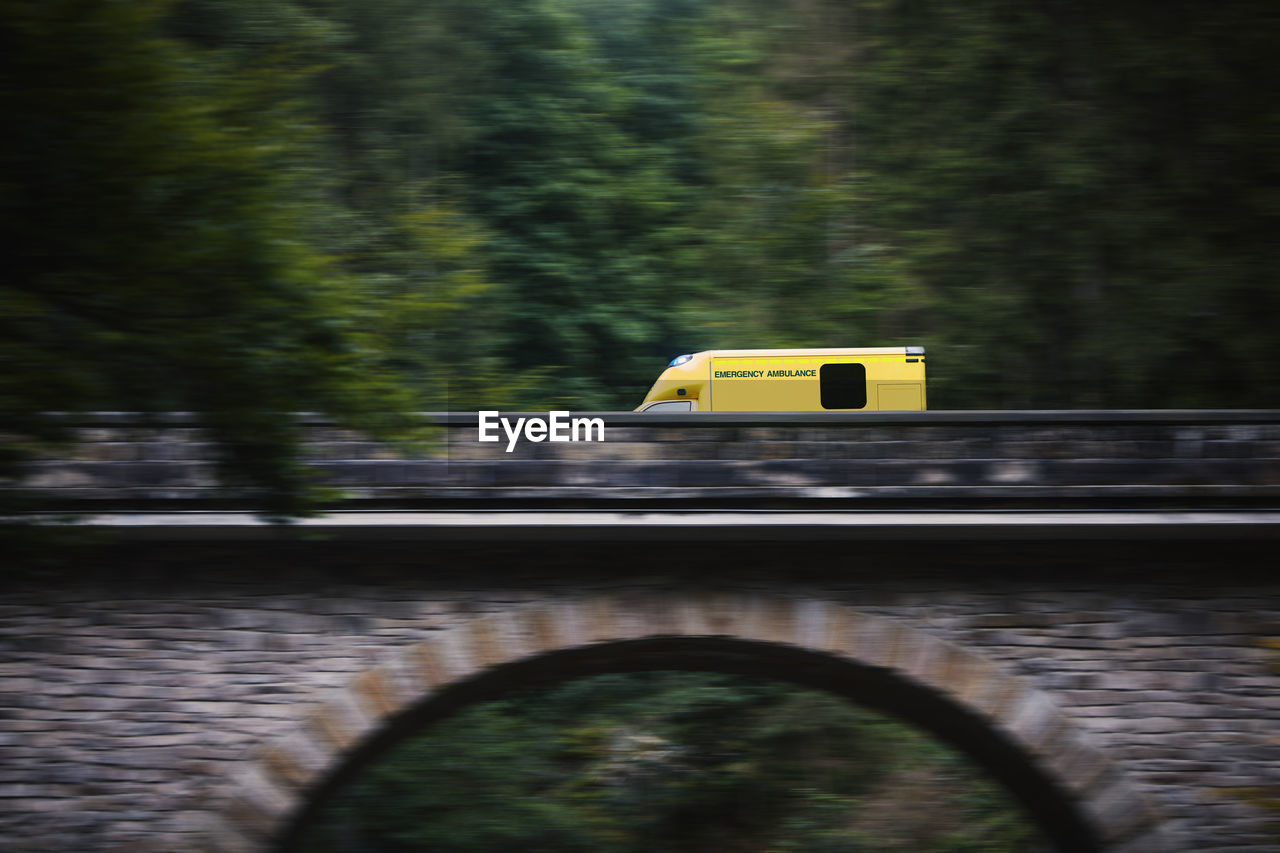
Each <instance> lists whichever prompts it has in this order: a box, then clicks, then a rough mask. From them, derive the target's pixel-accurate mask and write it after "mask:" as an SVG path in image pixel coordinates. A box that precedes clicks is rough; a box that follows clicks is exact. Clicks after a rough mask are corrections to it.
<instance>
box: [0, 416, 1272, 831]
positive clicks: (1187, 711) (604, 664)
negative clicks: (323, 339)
mask: <svg viewBox="0 0 1280 853" xmlns="http://www.w3.org/2000/svg"><path fill="white" fill-rule="evenodd" d="M438 420H440V421H441V422H442V423H443V429H442V434H441V435H439V436H437V438H436V440H435V443H434V445H433V446H431V447H428V448H427V449H426V451H425V452H423V453H422V454H421V455H417V456H413V455H405V454H404V453H402V452H398V451H395V450H392V449H389V448H387V447H384V446H382V445H379V444H377V443H374V442H370V441H367V440H365V439H363V438H361V437H360V436H355V435H351V434H348V433H343V432H340V431H338V430H335V429H333V428H332V427H330V426H327V425H325V424H321V423H316V424H313V425H311V427H310V429H311V433H310V455H311V459H312V460H313V464H314V465H315V467H316V469H317V471H318V472H320V473H321V474H322V475H323V476H325V477H327V478H329V481H330V482H331V483H333V484H335V485H337V486H339V487H340V488H342V489H344V490H345V494H344V496H343V497H342V498H341V499H340V500H337V501H335V503H334V504H333V506H332V507H331V508H330V509H331V511H330V512H329V513H328V514H327V515H326V516H324V517H322V518H319V519H316V520H313V521H310V522H308V523H305V524H300V525H296V526H294V527H291V528H288V529H280V528H278V527H275V526H272V525H268V524H265V523H263V522H261V521H260V520H258V519H257V518H256V517H254V516H253V515H252V513H251V512H250V511H249V507H248V506H247V504H246V503H245V502H244V501H243V500H242V499H241V498H240V497H239V496H237V495H235V494H231V493H227V492H226V491H225V490H221V489H219V488H217V487H216V486H215V484H214V483H213V482H212V480H211V479H210V466H211V464H212V463H211V459H212V457H211V450H212V448H211V447H209V446H208V445H207V443H205V442H204V441H203V440H202V439H201V436H200V434H199V433H198V431H196V430H195V429H194V427H193V426H192V425H191V424H190V423H188V422H186V421H185V420H184V419H183V418H179V417H173V418H170V419H168V420H167V421H166V422H164V423H161V424H154V423H153V424H150V425H148V426H145V427H144V426H139V425H137V423H136V421H134V420H133V419H130V418H128V417H125V416H110V415H103V416H99V417H96V418H95V419H94V420H93V421H91V422H86V423H85V424H83V432H82V438H83V443H82V445H81V446H80V448H79V449H78V450H77V452H76V453H75V455H74V456H73V457H69V458H62V459H48V460H44V461H41V462H39V463H36V464H34V465H32V466H31V468H30V470H29V472H28V479H27V482H26V484H27V486H28V487H30V488H38V489H40V490H42V492H43V493H44V494H45V495H46V496H47V497H49V500H50V502H49V503H48V504H47V507H48V508H49V509H50V510H52V512H50V513H46V514H45V516H44V517H45V518H46V519H51V517H53V516H56V515H57V514H58V512H61V511H67V512H72V511H74V512H76V513H79V514H80V516H81V518H80V523H79V524H78V525H77V526H76V527H74V528H62V527H58V526H55V527H51V528H50V529H51V530H55V531H57V532H58V535H59V538H67V539H69V540H71V542H72V544H69V545H67V547H66V548H65V549H59V550H58V551H57V553H58V554H59V555H60V556H61V560H60V561H59V563H58V564H56V565H51V566H47V567H44V568H37V569H34V570H32V569H29V570H27V571H25V572H23V573H14V572H12V571H11V572H9V573H8V576H7V577H6V579H5V584H6V587H7V589H6V592H5V594H4V596H3V598H2V599H0V846H2V847H3V848H4V849H6V850H15V851H44V850H58V851H65V850H130V851H135V853H149V851H209V852H210V853H214V851H228V853H230V851H268V850H288V849H289V848H290V845H291V844H292V843H293V841H294V839H295V838H296V837H297V833H298V832H299V830H300V829H301V828H303V827H305V826H306V825H307V822H308V821H309V820H311V819H312V818H313V817H314V815H315V814H316V811H317V810H318V809H319V808H322V807H323V804H324V802H325V799H326V797H327V796H328V795H329V794H330V793H331V792H332V791H333V790H334V789H335V787H336V786H338V785H340V784H341V783H342V782H343V781H344V780H345V779H347V778H350V777H351V776H352V775H353V774H355V773H358V772H359V770H360V768H361V767H362V766H363V765H364V764H365V763H367V762H368V761H370V760H371V759H373V758H374V757H376V756H377V755H378V754H379V753H380V752H381V751H383V750H385V749H387V748H388V747H390V746H391V745H394V744H395V743H396V742H397V741H398V740H399V739H400V738H402V737H404V736H405V735H406V734H408V733H411V732H413V731H415V730H417V729H420V728H421V727H423V726H426V725H430V723H431V722H432V721H433V720H436V719H439V718H441V717H443V716H445V715H448V714H449V713H451V712H453V711H455V710H456V709H458V708H460V707H463V706H465V705H466V704H468V703H471V702H475V701H477V700H480V699H484V698H488V697H493V696H498V695H501V694H503V693H504V692H506V691H509V690H512V689H514V688H517V687H520V686H524V685H529V684H538V683H548V682H555V681H562V680H566V679H572V678H576V677H580V676H583V675H587V674H593V673H599V672H609V671H626V670H634V669H648V668H668V669H703V670H714V671H722V672H742V673H750V674H757V675H763V676H768V677H773V678H780V679H785V680H790V681H793V682H796V683H799V684H805V685H810V686H815V687H819V688H822V689H826V690H829V691H831V692H833V693H837V694H840V695H844V696H847V697H849V698H851V699H854V700H855V701H858V702H861V703H863V704H866V705H868V706H871V707H874V708H879V709H882V710H885V711H888V712H890V713H893V714H895V715H898V716H900V717H902V718H904V719H906V720H909V721H911V722H913V723H916V724H918V725H920V726H921V727H923V728H925V729H927V730H929V731H931V732H933V733H934V734H935V735H937V736H938V737H940V738H942V739H945V740H947V741H950V742H951V743H953V744H955V745H956V746H958V747H959V748H961V749H963V750H964V751H966V752H967V753H969V754H970V755H971V756H973V757H974V758H975V759H977V760H978V761H979V762H981V763H982V764H983V765H985V766H986V767H987V768H988V769H989V770H990V772H991V773H992V774H994V775H995V776H996V777H997V778H999V779H1001V780H1002V781H1003V782H1005V783H1006V784H1007V785H1008V786H1009V787H1010V789H1011V790H1013V791H1014V792H1015V793H1016V794H1017V795H1018V796H1019V797H1020V798H1021V800H1022V801H1023V802H1024V804H1025V805H1026V807H1027V809H1028V810H1029V812H1030V813H1031V815H1032V816H1033V817H1034V818H1035V820H1036V821H1038V823H1039V824H1040V825H1041V826H1042V827H1043V828H1044V830H1045V831H1046V833H1047V834H1048V835H1049V836H1050V837H1051V838H1052V839H1053V840H1054V841H1055V842H1056V844H1057V846H1058V847H1059V848H1060V849H1061V850H1063V851H1103V850H1105V851H1126V853H1136V851H1159V853H1164V851H1188V853H1190V851H1197V853H1198V852H1199V851H1211V850H1223V851H1226V850H1230V851H1236V853H1243V851H1263V850H1268V851H1270V850H1274V849H1277V845H1278V844H1280V824H1278V823H1277V810H1276V807H1277V805H1278V804H1280V690H1278V689H1277V688H1280V581H1278V580H1277V577H1276V572H1275V568H1274V567H1275V558H1274V556H1273V554H1274V548H1275V545H1276V542H1277V539H1280V525H1277V521H1278V520H1280V513H1278V512H1277V509H1276V503H1277V498H1278V497H1280V413H1276V412H1119V413H1116V412H1112V413H1105V412H1094V413H1088V412H1024V413H977V412H967V413H946V412H925V413H906V414H879V415H871V414H870V413H868V415H867V416H862V417H848V416H822V415H817V416H782V417H774V418H763V417H757V416H714V415H700V416H678V417H672V416H669V417H666V418H658V417H652V416H650V417H644V418H637V417H635V416H628V415H610V416H608V417H607V418H606V430H607V431H606V440H605V441H604V442H603V443H592V444H586V443H582V444H568V443H565V444H551V443H546V442H543V443H526V444H522V445H520V446H518V447H517V448H516V449H515V450H514V451H513V452H512V453H510V454H508V453H505V451H504V449H503V446H502V445H490V444H480V443H479V442H477V441H476V440H475V416H474V415H471V416H461V415H453V416H444V417H441V418H439V419H438ZM44 532H47V531H44Z"/></svg>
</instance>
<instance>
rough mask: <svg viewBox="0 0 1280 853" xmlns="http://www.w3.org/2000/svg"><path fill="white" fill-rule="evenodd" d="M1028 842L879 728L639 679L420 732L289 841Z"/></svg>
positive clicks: (795, 705) (807, 709) (720, 680)
mask: <svg viewBox="0 0 1280 853" xmlns="http://www.w3.org/2000/svg"><path fill="white" fill-rule="evenodd" d="M924 798H927V801H928V802H929V804H930V809H929V819H928V820H921V819H920V816H919V814H918V809H919V803H920V802H921V801H922V799H924ZM1034 838H1035V834H1034V832H1033V830H1032V829H1031V828H1030V827H1029V825H1028V824H1027V822H1026V819H1025V818H1024V817H1023V816H1022V815H1021V813H1020V812H1018V811H1017V810H1016V809H1015V808H1014V807H1013V806H1012V805H1011V803H1010V800H1009V798H1008V796H1007V795H1006V794H1004V793H1003V792H1001V791H1000V790H999V789H998V788H997V787H995V786H994V785H993V784H992V783H991V782H990V781H988V780H985V779H983V778H982V777H981V776H980V775H979V774H978V773H977V772H975V771H974V769H973V768H972V767H970V766H968V765H967V764H966V763H965V762H964V761H963V760H961V759H960V758H959V757H958V756H957V755H956V754H955V753H953V752H951V751H950V750H948V749H945V748H943V747H942V746H940V745H938V744H936V743H933V742H931V741H929V740H927V739H926V738H924V737H923V736H921V735H920V734H919V733H917V732H914V731H913V730H911V729H908V728H906V727H904V726H902V725H900V724H897V723H895V722H893V721H891V720H889V719H887V718H884V717H881V716H878V715H875V714H872V713H870V712H867V711H864V710H861V709H859V708H857V707H856V706H853V705H850V704H848V703H846V702H843V701H840V700H837V699H835V698H834V697H831V696H829V695H827V694H823V693H817V692H813V691H806V690H798V689H795V688H792V687H789V686H787V685H783V684H780V683H776V682H767V681H759V680H754V679H747V678H740V677H735V676H722V675H709V674H700V673H683V672H651V673H638V674H629V675H607V676H598V677H594V678H588V679H582V680H579V681H574V682H569V683H567V684H565V685H562V686H560V687H556V688H550V689H544V690H538V691H528V692H524V693H521V694H518V695H516V696H513V697H511V698H509V699H504V700H500V701H496V702H488V703H483V704H480V705H477V706H473V707H472V708H470V709H468V710H466V711H464V712H462V713H460V714H459V715H457V716H455V717H453V718H451V719H449V720H446V721H444V722H441V723H439V724H437V725H435V726H433V727H432V729H431V730H430V731H428V732H426V733H424V734H422V735H419V736H418V737H416V738H413V739H412V740H409V741H408V742H406V743H404V744H402V745H400V746H399V747H397V748H396V749H395V750H394V751H393V752H391V753H390V754H388V755H387V756H385V757H384V758H383V759H382V760H381V761H380V762H378V763H377V764H376V765H374V766H372V767H370V768H368V769H366V771H365V772H364V773H363V775H362V776H360V777H359V779H358V780H357V781H355V782H353V783H352V784H351V785H349V786H348V788H347V789H345V790H344V791H343V792H341V794H340V795H339V796H338V797H337V799H336V801H335V802H334V803H333V804H331V805H330V807H329V808H328V809H327V810H326V811H325V812H324V814H323V815H322V816H321V817H320V819H319V820H318V822H317V823H316V824H314V825H313V826H312V827H311V828H310V830H309V832H308V833H307V835H306V837H305V839H304V840H303V842H302V843H301V844H300V846H299V849H301V850H306V851H308V853H328V851H337V850H361V849H368V850H382V851H396V853H401V851H403V853H409V851H419V850H421V851H425V850H431V851H438V853H449V851H477V853H478V851H483V850H496V849H519V850H529V851H544V850H545V851H556V850H593V851H601V853H604V852H605V851H616V853H641V851H651V850H666V851H673V853H678V851H690V853H694V851H702V850H720V851H743V853H746V851H762V853H763V851H778V852H779V853H781V851H789V850H806V851H812V850H819V851H822V850H830V851H859V850H904V851H906V850H911V851H921V853H961V851H971V850H983V851H1001V850H1009V851H1014V850H1025V849H1028V845H1030V844H1031V843H1032V841H1033V839H1034Z"/></svg>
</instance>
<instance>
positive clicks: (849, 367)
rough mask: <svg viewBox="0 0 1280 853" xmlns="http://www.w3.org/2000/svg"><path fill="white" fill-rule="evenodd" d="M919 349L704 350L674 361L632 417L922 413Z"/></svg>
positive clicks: (922, 397) (923, 397) (920, 350)
mask: <svg viewBox="0 0 1280 853" xmlns="http://www.w3.org/2000/svg"><path fill="white" fill-rule="evenodd" d="M924 407H925V393H924V347H906V346H903V347H858V348H844V349H838V348H830V349H741V350H709V351H707V352H699V353H692V354H690V355H680V356H676V357H675V358H673V359H672V360H671V363H670V364H668V365H667V369H666V370H664V371H663V372H662V375H661V376H659V377H658V381H657V382H655V383H653V387H652V388H651V389H649V393H648V394H647V395H646V396H645V398H644V402H643V403H641V404H640V406H639V407H638V408H637V409H636V411H637V412H858V411H871V410H879V411H886V410H887V411H919V410H922V409H924Z"/></svg>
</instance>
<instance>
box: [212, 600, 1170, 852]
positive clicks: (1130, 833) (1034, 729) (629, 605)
mask: <svg viewBox="0 0 1280 853" xmlns="http://www.w3.org/2000/svg"><path fill="white" fill-rule="evenodd" d="M658 668H666V669H705V670H715V671H725V672H742V673H747V674H756V675H767V676H769V677H773V678H778V679H781V680H790V681H793V682H796V683H800V684H805V685H808V686H814V687H820V688H822V689H826V690H829V691H831V692H833V693H837V694H841V695H845V696H848V697H849V698H853V699H855V700H857V701H859V702H861V703H863V704H866V705H869V706H871V707H876V708H879V709H881V710H885V711H888V712H889V713H892V714H895V715H897V716H900V717H903V718H906V719H908V720H911V721H913V722H915V723H917V724H920V725H922V726H923V727H925V728H926V729H929V730H931V731H932V732H933V733H934V734H936V735H938V736H940V737H942V738H943V739H946V740H948V741H951V742H952V743H953V744H955V745H957V746H959V747H960V748H962V749H964V750H965V751H966V752H968V753H969V754H970V755H971V756H972V757H974V758H976V759H977V760H978V761H979V762H980V763H982V764H984V765H986V766H987V768H988V770H990V771H991V772H992V773H993V775H995V776H996V777H997V778H1000V779H1002V781H1004V782H1005V783H1006V784H1008V785H1009V786H1010V788H1011V789H1012V790H1013V791H1014V792H1015V793H1016V794H1017V795H1019V797H1020V798H1021V799H1022V800H1023V802H1024V804H1025V805H1026V806H1027V807H1028V809H1029V810H1030V811H1031V813H1032V815H1033V816H1034V817H1035V818H1036V819H1037V821H1038V822H1039V823H1040V824H1041V825H1042V826H1043V827H1044V828H1045V830H1046V831H1047V832H1048V833H1049V834H1051V835H1052V836H1053V837H1054V838H1055V839H1056V840H1057V841H1058V843H1059V844H1060V845H1061V849H1062V850H1064V851H1104V850H1105V851H1124V853H1138V851H1160V853H1169V851H1175V850H1180V849H1183V845H1181V844H1179V843H1178V842H1177V841H1176V839H1175V838H1174V837H1173V836H1172V835H1171V834H1170V833H1168V832H1167V831H1166V829H1165V828H1164V827H1163V826H1162V821H1161V820H1160V819H1159V816H1158V814H1157V813H1156V810H1155V809H1154V807H1153V806H1152V805H1151V804H1150V803H1149V802H1148V801H1147V799H1146V798H1145V797H1144V796H1142V794H1141V793H1140V791H1139V790H1138V789H1137V787H1136V786H1134V785H1133V784H1132V783H1131V782H1130V781H1129V780H1128V779H1127V778H1126V777H1125V774H1124V773H1123V772H1122V771H1121V770H1120V769H1119V768H1118V767H1116V766H1115V765H1114V764H1113V763H1112V762H1111V761H1109V760H1108V759H1107V757H1106V756H1105V755H1104V754H1103V753H1102V752H1101V751H1100V750H1099V749H1098V748H1096V747H1095V746H1094V745H1092V744H1091V743H1090V738H1089V736H1088V735H1087V733H1085V732H1084V731H1083V730H1082V729H1081V728H1080V727H1079V726H1078V725H1076V723H1075V722H1074V721H1073V720H1072V719H1071V717H1070V716H1069V714H1067V713H1065V712H1064V711H1063V710H1062V709H1060V708H1059V707H1058V706H1057V705H1056V703H1055V702H1054V701H1053V700H1052V698H1051V697H1050V696H1049V695H1048V694H1047V693H1045V692H1043V691H1041V690H1039V689H1037V688H1035V687H1034V686H1033V685H1032V684H1031V683H1030V681H1029V680H1028V679H1026V678H1023V677H1021V676H1017V675H1014V674H1012V673H1009V672H1008V671H1007V670H1005V669H1004V668H1003V667H1002V666H1001V665H999V664H997V663H995V662H993V661H991V660H990V659H988V658H985V657H983V656H980V655H978V654H975V653H974V652H972V651H969V650H967V649H964V648H961V647H960V646H957V645H955V644H954V643H950V642H948V641H946V640H943V639H940V638H938V637H936V636H934V635H933V634H930V633H928V632H926V631H923V630H920V629H918V628H914V627H911V626H910V625H908V624H906V623H905V622H902V621H900V620H897V619H892V618H888V617H884V616H879V615H876V614H871V613H866V612H863V611H859V610H856V609H854V608H851V607H848V606H846V605H843V604H838V603H834V602H829V601H823V600H815V599H798V598H786V597H772V596H765V595H742V594H734V593H713V592H705V593H696V594H695V593H675V592H672V593H661V594H659V593H651V594H642V593H637V594H633V595H623V594H618V595H595V596H589V597H583V598H573V599H566V600H558V601H551V602H546V603H538V604H533V605H523V606H519V607H515V608H513V609H511V610H507V611H501V612H496V613H490V614H486V615H483V616H477V617H475V618H473V619H471V620H469V621H468V622H466V623H464V624H461V625H459V626H456V627H453V628H450V629H446V630H442V631H440V632H438V633H436V634H434V635H432V636H431V637H430V638H429V639H426V640H424V641H422V642H419V643H417V644H415V645H413V646H410V647H407V648H403V649H401V650H399V651H398V652H397V654H396V655H395V656H394V658H393V659H391V660H389V661H387V662H386V663H384V664H382V665H381V666H378V667H376V668H374V669H371V670H368V671H366V672H364V673H362V674H360V675H359V676H357V677H356V678H354V679H353V680H352V681H351V682H350V683H349V684H348V686H347V687H345V688H343V689H341V690H337V691H333V692H331V694H330V695H328V696H326V697H325V698H324V699H323V701H321V702H319V703H318V704H317V705H315V706H314V707H312V708H311V709H310V711H309V712H308V715H307V717H306V718H305V720H303V721H302V722H300V723H299V724H298V725H297V726H296V727H295V728H294V729H293V730H292V731H290V732H289V733H288V734H286V735H285V736H283V737H280V738H278V739H276V740H274V741H273V742H270V743H266V744H262V745H260V746H259V747H258V748H257V749H256V751H255V752H253V754H251V755H250V756H248V757H247V758H246V762H245V765H244V766H243V768H242V769H241V770H240V771H239V772H238V773H237V774H236V775H235V777H234V778H233V779H232V780H231V781H230V783H229V785H228V788H227V790H226V791H225V792H224V794H223V795H222V796H220V797H217V798H215V801H216V802H218V803H219V804H220V805H219V806H218V807H217V811H216V813H215V814H213V815H212V816H211V823H210V826H209V829H208V833H207V836H206V837H207V843H206V845H205V847H206V849H209V850H211V851H218V853H250V851H253V853H257V851H263V852H264V853H265V851H269V850H275V849H279V848H280V847H281V846H284V845H285V844H286V842H287V841H288V839H289V838H290V837H291V836H292V833H293V832H295V831H296V830H297V829H298V828H299V826H300V825H302V824H303V823H305V820H306V818H307V817H308V815H309V813H310V812H311V810H312V809H314V808H315V806H316V804H317V803H319V802H322V801H323V799H324V797H325V796H326V795H327V793H328V792H331V791H332V790H333V789H334V788H335V787H336V786H337V785H338V784H339V783H340V782H341V781H343V780H344V779H345V778H347V777H348V776H350V775H351V774H352V773H353V772H354V771H355V770H357V769H358V768H359V767H360V766H362V765H363V763H365V762H366V761H367V760H369V759H370V758H371V757H372V756H374V755H376V754H377V753H379V752H380V751H381V750H382V749H383V748H385V747H386V746H387V745H389V744H391V743H394V742H395V741H396V740H399V739H400V737H402V736H403V735H404V734H405V733H407V732H409V731H411V730H413V729H415V728H418V727H420V726H421V725H423V724H425V723H428V722H430V721H431V720H433V719H439V718H441V717H443V716H447V715H448V714H449V713H452V712H453V711H454V710H457V709H458V708H460V707H463V706H465V705H467V704H469V703H472V702H475V701H480V700H482V699H486V698H491V697H494V696H497V695H500V694H501V693H502V692H504V691H505V690H509V689H512V688H513V687H520V686H524V685H527V684H533V683H545V682H550V681H561V680H568V679H571V678H576V677H581V676H584V675H590V674H595V673H599V672H609V671H621V670H628V669H633V670H634V669H658Z"/></svg>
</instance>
